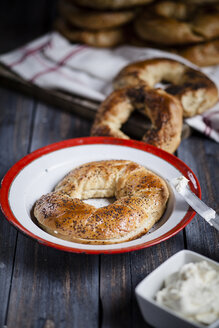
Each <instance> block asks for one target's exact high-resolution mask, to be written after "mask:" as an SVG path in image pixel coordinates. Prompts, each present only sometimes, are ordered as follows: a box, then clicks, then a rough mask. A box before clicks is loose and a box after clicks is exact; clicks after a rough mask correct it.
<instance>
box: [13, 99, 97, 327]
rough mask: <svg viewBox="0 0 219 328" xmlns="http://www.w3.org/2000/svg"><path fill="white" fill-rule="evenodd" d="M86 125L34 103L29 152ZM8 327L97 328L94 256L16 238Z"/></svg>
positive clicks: (81, 131) (83, 131) (76, 132)
mask: <svg viewBox="0 0 219 328" xmlns="http://www.w3.org/2000/svg"><path fill="white" fill-rule="evenodd" d="M87 130H89V123H87V122H86V121H84V122H82V123H81V122H80V121H79V120H78V119H75V118H74V116H73V115H71V114H70V113H65V112H59V111H57V110H56V109H54V108H51V107H47V106H45V105H42V104H39V105H38V106H37V110H36V115H35V121H34V126H33V136H32V144H31V151H33V150H34V149H36V148H39V147H41V146H44V145H46V144H49V143H51V142H55V141H58V140H59V141H60V140H63V139H66V138H72V137H76V136H79V135H83V134H86V131H87ZM14 272H15V274H14V276H13V279H12V288H11V297H10V302H9V311H8V321H7V325H8V328H13V327H22V328H23V327H24V328H25V327H28V328H29V327H31V328H32V327H33V328H41V327H42V328H49V327H52V328H53V327H59V328H72V327H73V328H74V327H75V328H77V327H82V328H83V327H84V328H87V327H92V328H97V327H98V313H99V256H90V255H85V254H81V255H78V254H69V253H65V252H60V251H57V250H54V249H51V248H49V247H45V246H42V245H39V244H38V243H37V242H35V241H34V240H30V239H29V238H27V237H24V236H23V235H19V237H18V242H17V251H16V257H15V265H14Z"/></svg>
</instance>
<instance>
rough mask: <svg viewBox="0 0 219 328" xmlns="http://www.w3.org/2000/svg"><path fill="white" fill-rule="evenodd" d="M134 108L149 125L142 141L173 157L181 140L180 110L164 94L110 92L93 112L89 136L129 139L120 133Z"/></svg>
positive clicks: (125, 90) (138, 90) (130, 90)
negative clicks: (145, 116) (171, 154)
mask: <svg viewBox="0 0 219 328" xmlns="http://www.w3.org/2000/svg"><path fill="white" fill-rule="evenodd" d="M135 108H139V109H140V110H142V111H143V112H144V113H145V114H146V115H147V116H148V117H149V119H150V120H151V122H152V127H151V128H150V129H148V130H147V131H146V133H145V134H144V136H143V138H142V140H143V141H145V142H147V143H149V144H151V145H154V146H156V147H158V148H162V149H164V150H166V151H167V152H170V153H173V152H174V151H175V150H176V149H177V147H178V146H179V143H180V140H181V132H182V106H181V104H180V102H179V101H178V100H177V99H176V98H175V97H173V96H171V95H169V94H167V93H166V92H165V91H164V90H162V89H148V88H147V87H146V86H145V85H141V86H136V87H126V88H122V89H119V90H116V91H114V92H112V93H111V94H110V95H109V96H108V97H107V98H106V100H105V101H103V103H102V104H101V105H100V107H99V109H98V111H97V114H96V117H95V120H94V123H93V125H92V129H91V135H93V136H111V137H117V138H123V139H129V137H128V136H127V135H126V134H124V133H123V132H122V131H121V130H120V129H121V127H122V124H123V123H125V122H126V121H127V119H128V118H129V116H130V115H131V113H132V112H133V111H134V109H135Z"/></svg>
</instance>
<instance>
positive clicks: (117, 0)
mask: <svg viewBox="0 0 219 328" xmlns="http://www.w3.org/2000/svg"><path fill="white" fill-rule="evenodd" d="M72 1H73V2H74V3H76V4H77V5H79V6H85V7H88V8H94V9H101V10H102V9H120V8H128V7H133V6H139V5H144V4H147V3H150V2H152V1H153V0H92V1H91V0H72Z"/></svg>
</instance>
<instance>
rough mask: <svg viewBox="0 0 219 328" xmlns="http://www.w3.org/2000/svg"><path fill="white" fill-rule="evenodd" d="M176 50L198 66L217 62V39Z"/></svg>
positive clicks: (218, 61)
mask: <svg viewBox="0 0 219 328" xmlns="http://www.w3.org/2000/svg"><path fill="white" fill-rule="evenodd" d="M176 52H177V53H178V54H179V55H181V56H183V57H185V58H186V59H188V60H190V61H191V62H193V63H194V64H196V65H198V66H211V65H218V64H219V40H214V41H209V42H205V43H201V44H196V45H192V46H189V47H186V48H184V49H179V50H178V51H176Z"/></svg>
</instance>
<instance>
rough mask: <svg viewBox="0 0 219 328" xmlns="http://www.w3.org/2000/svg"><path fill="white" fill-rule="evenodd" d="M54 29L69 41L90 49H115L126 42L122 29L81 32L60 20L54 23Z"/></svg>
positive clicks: (81, 30)
mask: <svg viewBox="0 0 219 328" xmlns="http://www.w3.org/2000/svg"><path fill="white" fill-rule="evenodd" d="M55 27H56V29H57V30H58V31H59V32H60V33H61V34H62V35H63V36H64V37H66V38H67V39H68V40H69V41H72V42H77V43H85V44H87V45H89V46H92V47H100V48H101V47H103V48H108V47H115V46H117V45H119V44H122V43H124V42H125V40H126V33H125V30H124V28H123V27H117V28H114V29H105V30H97V31H94V30H83V29H79V28H76V27H74V26H71V25H70V24H68V23H67V22H65V21H64V20H62V19H59V20H57V21H56V24H55Z"/></svg>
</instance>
